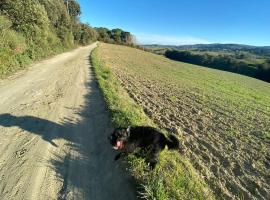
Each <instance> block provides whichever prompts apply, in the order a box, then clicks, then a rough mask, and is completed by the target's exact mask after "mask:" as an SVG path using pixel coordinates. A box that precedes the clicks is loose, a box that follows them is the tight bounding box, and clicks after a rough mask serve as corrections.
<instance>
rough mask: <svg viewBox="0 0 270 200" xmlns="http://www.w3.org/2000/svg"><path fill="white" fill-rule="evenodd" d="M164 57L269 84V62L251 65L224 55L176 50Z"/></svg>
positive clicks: (168, 51)
mask: <svg viewBox="0 0 270 200" xmlns="http://www.w3.org/2000/svg"><path fill="white" fill-rule="evenodd" d="M165 56H166V57H167V58H170V59H173V60H177V61H181V62H187V63H191V64H196V65H201V66H205V67H209V68H214V69H219V70H224V71H229V72H234V73H238V74H243V75H246V76H250V77H254V78H257V79H260V80H264V81H267V82H270V60H265V61H264V62H263V63H261V64H251V63H247V62H243V61H239V60H237V59H234V58H232V57H231V56H229V55H225V54H224V55H222V54H219V55H210V54H207V53H205V54H195V53H192V52H190V51H178V50H167V51H166V52H165Z"/></svg>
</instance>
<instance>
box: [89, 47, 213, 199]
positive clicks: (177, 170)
mask: <svg viewBox="0 0 270 200" xmlns="http://www.w3.org/2000/svg"><path fill="white" fill-rule="evenodd" d="M98 50H99V47H98V48H96V49H95V50H94V51H93V53H92V54H91V60H92V65H93V67H94V71H95V74H96V77H97V79H98V82H99V86H100V89H101V90H102V92H103V95H104V98H105V101H106V104H107V107H108V110H109V112H110V117H111V120H112V122H113V124H114V126H127V125H152V126H155V125H154V124H153V122H152V121H151V120H150V119H149V118H148V117H147V116H146V115H145V113H144V112H143V109H142V108H141V107H140V106H138V105H137V104H135V102H134V101H133V100H132V99H131V98H130V97H129V95H128V94H127V92H126V91H125V90H124V88H122V86H121V85H120V83H119V82H118V80H117V79H116V77H115V75H114V74H113V73H112V71H111V70H110V68H109V67H107V66H105V64H104V63H103V62H102V60H101V58H99V57H98ZM125 162H126V163H127V164H128V168H129V169H130V172H131V173H132V175H133V176H134V177H135V179H136V180H137V181H138V183H139V185H141V186H142V190H141V192H140V196H141V197H142V198H144V199H148V200H150V199H151V200H165V199H189V200H190V199H214V197H213V194H212V192H211V191H210V189H209V188H208V186H207V184H206V183H205V182H204V181H203V180H202V179H201V178H200V177H199V176H198V174H196V172H195V170H194V169H193V167H192V166H191V164H190V163H189V161H188V160H187V159H185V158H184V157H182V156H181V155H180V154H179V153H178V152H175V151H168V150H164V151H163V152H162V153H161V154H160V162H159V164H158V165H157V167H156V168H155V170H153V171H151V170H149V168H148V166H147V164H146V163H145V162H144V160H143V159H142V158H138V157H136V156H134V155H130V156H129V157H128V158H127V159H126V160H125Z"/></svg>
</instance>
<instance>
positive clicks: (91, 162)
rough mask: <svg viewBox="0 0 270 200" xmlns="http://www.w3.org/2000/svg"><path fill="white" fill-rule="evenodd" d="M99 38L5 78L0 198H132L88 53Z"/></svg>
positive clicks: (0, 89)
mask: <svg viewBox="0 0 270 200" xmlns="http://www.w3.org/2000/svg"><path fill="white" fill-rule="evenodd" d="M95 46H96V44H92V45H90V46H87V47H82V48H79V49H76V50H74V51H72V52H68V53H64V54H61V55H58V56H56V57H54V58H52V59H49V60H45V61H42V62H39V63H37V64H35V65H33V66H32V67H30V68H29V69H28V70H27V71H23V72H20V74H17V75H16V76H13V77H11V78H9V79H6V80H2V81H1V82H0V152H1V154H0V199H3V200H5V199H7V200H8V199H19V200H21V199H42V200H44V199H95V200H99V199H100V200H103V199H104V200H105V199H135V191H134V189H133V188H134V186H133V183H132V179H131V178H130V177H129V176H128V175H127V174H126V173H125V170H123V168H122V167H121V166H119V165H117V164H116V163H114V162H113V152H112V150H111V148H110V145H109V144H108V142H107V135H108V134H109V132H110V131H111V129H112V128H111V125H110V122H109V119H108V116H107V113H106V109H105V105H104V101H103V97H102V95H101V93H100V91H99V89H98V86H97V83H96V81H95V78H94V76H93V74H92V70H91V68H90V67H91V66H90V61H89V56H90V52H91V51H92V49H93V48H94V47H95Z"/></svg>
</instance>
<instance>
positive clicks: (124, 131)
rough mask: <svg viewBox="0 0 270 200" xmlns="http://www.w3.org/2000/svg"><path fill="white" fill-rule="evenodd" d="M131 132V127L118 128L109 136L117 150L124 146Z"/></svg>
mask: <svg viewBox="0 0 270 200" xmlns="http://www.w3.org/2000/svg"><path fill="white" fill-rule="evenodd" d="M129 134H130V127H128V128H116V129H115V130H114V131H113V132H112V134H111V135H110V136H109V137H108V139H109V141H110V143H111V145H112V146H113V148H114V149H116V150H121V149H123V148H124V145H125V143H126V141H127V140H128V137H129Z"/></svg>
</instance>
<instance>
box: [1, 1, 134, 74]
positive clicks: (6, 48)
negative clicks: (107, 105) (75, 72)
mask: <svg viewBox="0 0 270 200" xmlns="http://www.w3.org/2000/svg"><path fill="white" fill-rule="evenodd" d="M80 14H81V8H80V5H79V4H78V2H77V1H76V0H24V1H21V0H1V4H0V76H1V75H4V74H7V73H10V72H12V71H14V70H16V69H17V68H19V67H22V66H24V65H26V64H27V63H29V62H31V60H37V59H41V58H44V57H47V56H50V55H53V54H57V53H60V52H63V51H65V50H67V49H70V48H73V47H75V46H78V45H87V44H89V43H91V42H93V41H96V40H97V39H99V40H101V41H104V42H111V43H119V44H131V43H132V42H133V41H132V35H131V34H130V33H129V32H125V31H123V30H121V29H113V30H108V29H106V28H92V27H91V26H90V25H89V24H84V23H82V22H80V19H79V16H80Z"/></svg>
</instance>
